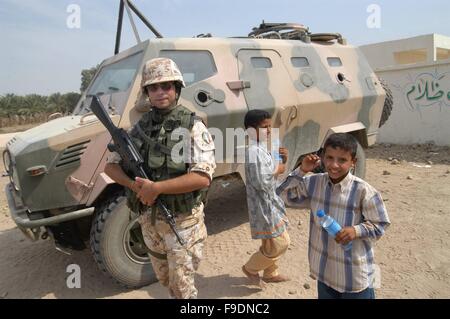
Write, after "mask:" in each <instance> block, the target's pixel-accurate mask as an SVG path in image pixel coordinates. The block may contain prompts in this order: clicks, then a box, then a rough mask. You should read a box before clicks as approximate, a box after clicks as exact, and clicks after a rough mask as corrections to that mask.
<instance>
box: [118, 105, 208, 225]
mask: <svg viewBox="0 0 450 319" xmlns="http://www.w3.org/2000/svg"><path fill="white" fill-rule="evenodd" d="M197 119H200V118H199V117H197V116H195V113H193V112H191V111H190V110H189V109H187V108H185V107H184V106H182V105H178V106H176V107H175V108H174V109H173V110H171V111H169V112H168V113H167V114H162V113H161V112H159V111H158V110H155V109H151V110H150V111H149V112H147V113H146V114H144V116H143V117H142V118H141V119H140V120H139V122H138V123H137V124H136V125H135V126H134V128H133V129H132V130H131V133H130V137H131V139H132V140H133V142H134V143H135V145H136V146H137V148H138V149H139V151H140V153H141V155H142V158H143V159H144V169H145V171H146V173H147V175H148V176H149V177H150V179H151V180H152V181H155V182H157V181H163V180H167V179H171V178H176V177H178V176H181V175H184V174H186V173H187V171H188V168H189V164H188V163H185V162H183V161H181V162H180V163H177V162H176V161H174V160H173V158H172V156H171V154H172V149H173V147H174V146H175V145H177V144H178V143H180V141H182V138H183V137H180V138H179V139H178V140H172V136H171V134H172V132H173V131H174V130H175V129H177V128H184V129H186V130H188V131H189V132H190V131H191V129H192V127H193V125H194V121H195V120H197ZM200 120H201V119H200ZM187 138H189V139H190V138H191V137H190V135H189V136H188V137H187ZM179 155H180V156H184V154H182V149H181V151H180V152H179ZM126 190H127V198H128V206H129V207H130V209H131V210H132V211H134V212H142V211H143V210H145V206H144V205H143V204H142V203H141V202H140V200H139V199H138V198H137V196H136V193H134V192H133V191H131V190H130V189H128V188H127V189H126ZM206 195H207V189H201V190H197V191H194V192H190V193H184V194H177V195H167V194H161V195H159V199H161V200H162V202H163V203H164V204H165V205H166V207H167V208H168V209H169V210H170V211H172V212H173V213H174V214H180V213H191V212H192V209H193V208H194V207H196V206H198V205H199V204H200V203H201V202H204V201H205V200H206ZM153 215H155V209H153ZM153 219H154V216H153Z"/></svg>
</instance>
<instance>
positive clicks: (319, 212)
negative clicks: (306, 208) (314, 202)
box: [316, 209, 325, 218]
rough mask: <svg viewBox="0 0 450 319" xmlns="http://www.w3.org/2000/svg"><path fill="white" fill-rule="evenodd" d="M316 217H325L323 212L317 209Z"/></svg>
mask: <svg viewBox="0 0 450 319" xmlns="http://www.w3.org/2000/svg"><path fill="white" fill-rule="evenodd" d="M316 216H317V217H319V218H322V217H323V216H325V212H324V211H323V209H319V210H318V211H317V213H316Z"/></svg>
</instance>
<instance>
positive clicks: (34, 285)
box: [0, 145, 450, 298]
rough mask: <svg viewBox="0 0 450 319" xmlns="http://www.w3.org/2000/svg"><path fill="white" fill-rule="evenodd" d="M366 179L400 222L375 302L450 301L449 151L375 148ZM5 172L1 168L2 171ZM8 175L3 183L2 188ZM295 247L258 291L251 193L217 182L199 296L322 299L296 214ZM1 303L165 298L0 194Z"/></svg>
mask: <svg viewBox="0 0 450 319" xmlns="http://www.w3.org/2000/svg"><path fill="white" fill-rule="evenodd" d="M366 154H367V174H366V180H367V181H368V182H369V183H371V184H372V185H373V186H375V187H376V188H377V189H378V190H380V191H381V193H382V195H383V198H384V200H385V203H386V206H387V209H388V213H389V216H390V218H391V221H392V225H391V227H390V228H389V229H388V230H387V232H386V235H385V236H384V237H383V238H382V239H381V240H380V241H379V242H378V243H377V244H376V247H375V262H376V264H377V265H378V266H379V267H380V268H381V288H380V289H377V290H376V294H377V298H450V226H449V225H450V208H449V207H450V148H448V147H436V146H433V145H412V146H398V145H376V146H374V147H372V148H370V149H368V150H367V153H366ZM0 171H3V167H0ZM7 181H8V178H7V177H2V178H0V187H1V188H2V189H4V187H5V185H6V183H7ZM288 216H289V219H290V222H291V227H290V230H289V234H290V236H291V240H292V245H291V247H290V248H289V250H288V251H287V253H286V256H285V257H284V258H283V259H282V260H281V263H280V264H281V265H280V269H281V272H282V273H283V274H285V275H287V276H289V277H291V279H292V280H291V281H289V282H286V283H281V284H269V285H267V287H266V288H265V289H263V290H261V289H259V288H256V287H254V286H250V285H248V283H247V280H246V278H245V277H244V275H243V274H242V273H241V270H240V268H241V266H242V265H243V264H244V263H245V262H246V261H247V259H248V258H249V256H250V255H251V254H252V253H253V252H254V251H256V249H257V248H258V244H259V243H258V241H255V240H251V239H250V230H249V225H248V215H247V205H246V199H245V187H244V185H243V183H242V182H241V181H237V180H234V181H233V180H231V181H230V180H228V181H216V182H214V183H213V186H212V189H211V192H210V198H209V204H208V207H207V209H206V222H207V227H208V233H209V237H208V240H207V242H206V245H205V250H204V259H203V261H202V263H201V265H200V269H199V272H198V274H197V276H196V285H197V287H198V289H199V298H316V296H317V290H316V282H315V281H314V280H312V279H311V278H310V277H309V272H308V261H307V238H308V225H309V221H308V218H309V217H308V214H307V212H306V211H302V210H295V209H288ZM0 254H1V259H0V298H167V297H168V295H167V292H166V291H165V289H164V288H162V287H161V286H160V285H159V284H158V283H156V284H152V285H150V286H148V287H145V288H142V289H139V290H126V289H123V288H121V287H119V286H117V285H116V284H114V283H113V282H111V281H110V280H109V279H108V278H107V277H105V276H104V275H102V274H101V273H100V272H99V271H98V270H97V266H96V264H95V263H94V260H93V258H92V257H91V255H90V252H89V251H88V250H85V251H82V252H73V254H72V255H70V256H68V255H65V254H62V253H60V252H58V251H56V250H55V248H54V246H53V244H52V242H51V241H49V240H47V241H39V242H36V243H32V242H30V241H29V240H28V239H26V238H25V237H24V236H23V235H22V233H21V232H20V231H19V230H18V229H17V227H15V224H14V222H13V221H12V220H11V219H10V217H9V210H8V208H7V204H6V199H5V196H4V194H2V195H0ZM70 264H78V265H79V266H80V267H81V288H79V289H77V288H74V289H69V288H67V286H66V279H67V277H68V276H69V273H68V272H66V268H67V266H68V265H70Z"/></svg>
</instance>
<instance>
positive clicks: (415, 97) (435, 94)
mask: <svg viewBox="0 0 450 319" xmlns="http://www.w3.org/2000/svg"><path fill="white" fill-rule="evenodd" d="M360 49H361V51H362V52H363V53H364V55H365V56H366V57H367V60H368V61H369V64H370V65H371V66H372V68H373V69H374V71H375V73H376V74H377V75H378V76H379V77H381V78H383V79H384V80H385V81H386V83H387V84H388V86H389V87H390V88H391V90H392V94H393V97H394V107H393V110H392V114H391V117H390V118H389V120H388V121H387V122H386V124H384V125H383V126H382V127H381V128H380V129H379V132H378V137H377V142H381V143H397V144H414V143H427V142H433V143H435V144H437V145H450V59H449V57H450V37H447V36H443V35H439V34H428V35H421V36H417V37H413V38H408V39H400V40H394V41H387V42H381V43H374V44H369V45H365V46H361V47H360Z"/></svg>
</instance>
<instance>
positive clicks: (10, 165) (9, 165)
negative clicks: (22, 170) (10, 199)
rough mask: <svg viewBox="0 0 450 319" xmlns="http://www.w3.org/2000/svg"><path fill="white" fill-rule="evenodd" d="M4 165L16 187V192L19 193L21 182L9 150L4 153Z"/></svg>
mask: <svg viewBox="0 0 450 319" xmlns="http://www.w3.org/2000/svg"><path fill="white" fill-rule="evenodd" d="M3 165H4V166H5V171H6V173H8V176H9V180H10V182H11V183H12V184H13V185H14V188H15V189H16V191H19V181H18V179H17V177H18V176H17V172H16V171H15V168H14V162H13V160H12V157H11V153H10V152H9V150H5V151H3Z"/></svg>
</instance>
